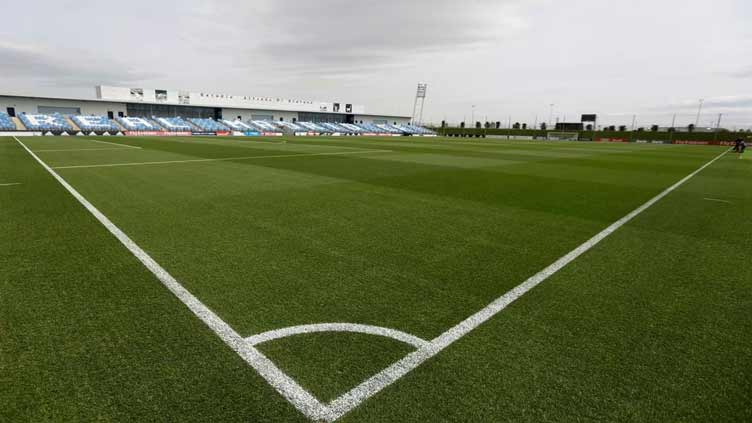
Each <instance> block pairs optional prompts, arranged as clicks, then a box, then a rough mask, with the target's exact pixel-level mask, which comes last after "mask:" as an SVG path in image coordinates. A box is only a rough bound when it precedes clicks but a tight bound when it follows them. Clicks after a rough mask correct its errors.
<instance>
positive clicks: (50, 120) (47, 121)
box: [19, 113, 74, 132]
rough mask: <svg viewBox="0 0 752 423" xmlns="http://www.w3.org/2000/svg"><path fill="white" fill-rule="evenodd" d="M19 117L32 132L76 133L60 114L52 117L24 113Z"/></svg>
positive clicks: (54, 114)
mask: <svg viewBox="0 0 752 423" xmlns="http://www.w3.org/2000/svg"><path fill="white" fill-rule="evenodd" d="M19 117H20V118H21V122H22V123H23V125H24V126H25V127H26V129H29V130H31V131H54V132H62V131H74V129H73V127H72V126H71V125H70V124H69V123H68V121H67V120H66V119H65V116H63V115H61V114H60V113H53V114H51V115H43V114H36V115H28V114H26V113H22V114H21V115H20V116H19Z"/></svg>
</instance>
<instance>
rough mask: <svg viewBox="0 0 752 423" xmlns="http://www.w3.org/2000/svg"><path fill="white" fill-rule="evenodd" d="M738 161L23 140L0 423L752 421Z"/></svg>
mask: <svg viewBox="0 0 752 423" xmlns="http://www.w3.org/2000/svg"><path fill="white" fill-rule="evenodd" d="M726 150H727V148H725V147H709V146H681V145H651V144H644V145H639V144H598V143H585V142H541V141H538V142H526V141H498V140H480V139H479V140H470V141H467V140H461V141H460V140H449V139H442V138H435V139H420V138H388V139H383V138H381V139H376V138H362V137H358V138H334V137H332V138H280V139H261V138H259V139H252V138H208V137H207V138H201V137H191V138H165V137H162V138H156V137H155V138H146V137H144V138H120V137H118V138H116V137H33V138H19V139H18V140H17V139H14V138H7V137H6V138H0V247H2V248H0V386H2V388H0V421H3V422H26V421H29V422H44V421H50V422H62V421H181V422H188V421H196V422H210V421H222V422H230V421H232V422H234V421H237V422H296V421H300V422H305V421H335V420H336V421H339V422H500V421H514V422H571V421H578V422H590V421H592V422H603V421H610V422H648V421H649V422H709V421H714V422H721V421H728V422H741V421H750V420H752V318H751V317H750V316H751V314H750V312H751V310H752V269H751V268H750V266H749V261H748V257H749V253H750V252H752V220H750V215H752V189H751V188H750V177H752V161H750V160H749V158H745V159H741V160H740V159H737V156H736V154H733V153H731V152H727V151H726Z"/></svg>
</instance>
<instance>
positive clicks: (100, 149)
mask: <svg viewBox="0 0 752 423" xmlns="http://www.w3.org/2000/svg"><path fill="white" fill-rule="evenodd" d="M133 148H137V149H139V150H141V147H133ZM112 150H129V149H128V148H122V147H120V148H114V147H108V148H58V149H54V150H34V152H35V153H58V152H65V151H112Z"/></svg>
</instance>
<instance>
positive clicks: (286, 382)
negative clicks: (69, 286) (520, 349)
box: [13, 137, 730, 422]
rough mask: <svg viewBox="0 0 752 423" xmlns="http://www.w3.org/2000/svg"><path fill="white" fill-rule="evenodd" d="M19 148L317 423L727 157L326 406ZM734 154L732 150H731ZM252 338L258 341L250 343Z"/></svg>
mask: <svg viewBox="0 0 752 423" xmlns="http://www.w3.org/2000/svg"><path fill="white" fill-rule="evenodd" d="M13 138H14V139H15V140H16V142H18V143H19V144H21V146H22V147H23V148H24V149H25V150H26V151H27V152H28V153H29V154H30V155H31V156H32V157H33V158H34V159H35V160H36V161H37V162H39V164H41V165H42V167H44V168H45V169H46V170H47V171H48V172H49V173H50V174H51V175H52V176H53V177H54V178H55V179H56V180H57V181H58V182H60V184H61V185H63V187H64V188H65V189H66V190H68V192H70V193H71V195H73V197H74V198H76V199H77V200H78V201H79V202H80V203H81V204H82V205H83V206H84V207H85V208H86V209H87V210H89V212H90V213H92V215H94V217H96V218H97V220H99V221H100V223H102V224H103V225H104V226H105V227H106V228H107V229H108V230H109V231H110V232H111V233H112V234H113V235H115V237H116V238H117V239H118V240H119V241H120V242H121V243H122V244H123V245H124V246H125V247H126V248H128V250H129V251H131V253H132V254H133V255H134V256H136V258H138V259H139V260H140V261H141V263H143V264H144V266H146V268H148V269H149V270H150V271H151V272H152V273H153V274H154V275H155V276H156V277H157V278H158V279H159V280H160V281H161V282H162V283H163V284H164V285H165V287H167V288H168V289H169V290H170V291H171V292H172V293H173V294H174V295H175V296H177V297H178V299H180V300H181V301H182V302H183V303H184V304H185V305H186V306H187V307H188V308H189V309H190V310H191V311H192V312H193V313H194V314H195V315H196V316H197V317H198V318H199V319H201V320H202V321H203V322H204V323H205V324H206V325H207V326H209V328H211V329H212V330H213V331H214V333H216V334H217V335H218V336H219V337H220V338H221V339H222V340H223V341H224V342H225V343H226V344H227V345H228V346H229V347H230V348H232V349H233V350H234V351H235V352H237V353H238V354H239V355H240V356H241V357H242V358H243V359H244V360H245V361H246V362H247V363H248V364H250V365H251V366H252V367H253V368H254V369H255V370H256V371H257V372H259V374H260V375H261V376H262V377H263V378H264V379H266V381H267V382H268V383H269V384H270V385H272V386H273V387H274V388H275V389H276V390H277V391H278V392H279V393H280V394H281V395H282V396H283V397H284V398H285V399H287V401H289V402H290V403H291V404H292V405H293V406H294V407H295V408H297V409H298V410H299V411H300V412H301V413H303V414H304V415H305V416H306V417H308V418H309V419H312V420H324V421H327V422H334V421H336V420H337V419H339V418H340V417H342V416H343V415H345V414H346V413H348V412H349V411H350V410H352V409H353V408H355V407H357V406H358V405H360V404H361V403H362V402H363V401H365V400H366V399H368V398H370V397H371V396H373V395H375V394H376V393H378V392H380V391H381V390H382V389H384V388H386V387H387V386H389V385H391V384H392V383H394V382H395V381H397V380H398V379H400V378H401V377H402V376H404V375H405V374H407V373H409V372H410V371H412V370H413V369H415V368H416V367H418V366H420V365H421V364H422V363H423V362H425V361H426V360H428V359H429V358H431V357H433V356H435V355H436V354H438V353H439V352H441V351H442V350H443V349H445V348H447V347H448V346H449V345H451V344H452V343H454V342H455V341H457V340H459V339H461V338H462V337H464V336H465V335H467V334H468V333H470V332H471V331H472V330H474V329H475V328H477V327H478V326H480V325H481V324H483V323H484V322H486V321H487V320H489V319H490V318H492V317H493V316H495V315H496V314H497V313H499V312H501V311H502V310H504V309H505V308H506V307H507V306H508V305H509V304H511V303H513V302H514V301H516V300H517V299H519V298H520V297H522V296H523V295H524V294H526V293H527V292H528V291H530V290H531V289H533V288H535V287H536V286H538V285H539V284H541V283H542V282H543V281H545V280H546V279H548V278H549V277H550V276H552V275H554V274H555V273H557V272H558V271H559V270H561V269H562V268H563V267H565V266H566V265H568V264H569V263H571V262H572V261H573V260H575V259H576V258H577V257H579V256H580V255H582V254H584V253H585V252H587V251H588V250H590V249H591V248H593V247H594V246H595V245H597V244H598V243H599V242H601V241H602V240H603V239H605V238H606V237H608V236H609V235H611V234H612V233H614V232H615V231H616V230H618V229H619V228H621V227H622V226H624V225H625V224H626V223H628V222H629V221H631V220H632V219H634V218H635V217H636V216H638V215H639V214H641V213H642V212H644V211H645V210H647V209H648V208H650V207H651V206H653V205H654V204H655V203H657V202H658V201H660V200H661V199H663V198H664V197H666V196H667V195H668V194H670V193H671V192H673V191H674V190H676V189H677V188H679V187H680V186H682V185H683V184H684V183H686V182H687V181H689V180H690V179H692V178H693V177H694V176H695V175H697V174H698V173H700V172H701V171H702V170H704V169H705V168H707V167H708V166H710V165H712V164H713V163H715V162H716V161H717V160H719V159H721V158H722V157H723V156H724V155H725V154H726V153H727V152H728V151H725V152H723V153H722V154H720V155H718V156H717V157H716V158H714V159H713V160H711V161H709V162H708V163H706V164H705V165H703V166H702V167H700V168H699V169H697V170H695V171H694V172H692V173H691V174H689V175H687V176H685V177H684V178H683V179H682V180H680V181H679V182H677V183H675V184H674V185H672V186H671V187H669V188H667V189H666V190H664V191H663V192H661V193H660V194H658V195H657V196H655V197H653V198H652V199H650V200H648V201H647V202H646V203H645V204H643V205H641V206H640V207H638V208H637V209H635V210H634V211H632V212H630V213H629V214H627V215H626V216H624V217H623V218H621V219H619V220H617V221H616V222H614V223H613V224H611V225H610V226H609V227H607V228H606V229H604V230H603V231H601V232H600V233H598V234H597V235H595V236H594V237H592V238H590V239H589V240H588V241H586V242H585V243H583V244H582V245H580V246H579V247H577V248H575V249H574V250H572V251H571V252H569V253H568V254H566V255H565V256H563V257H561V258H560V259H558V260H557V261H555V262H554V263H553V264H551V265H550V266H548V267H546V268H545V269H543V270H541V271H540V272H538V273H537V274H535V275H533V276H532V277H530V278H529V279H527V280H526V281H525V282H523V283H522V284H520V285H518V286H517V287H515V288H513V289H512V290H511V291H509V292H507V293H506V294H504V295H502V296H501V297H499V298H498V299H496V300H495V301H493V302H492V303H491V304H489V305H488V306H486V307H485V308H483V309H482V310H480V311H479V312H477V313H475V314H473V315H472V316H470V317H469V318H467V319H465V320H464V321H462V322H460V323H459V324H458V325H456V326H454V327H453V328H451V329H449V330H447V331H446V332H444V333H443V334H441V335H439V336H438V337H436V338H434V339H433V340H431V341H430V342H429V343H428V344H427V345H425V346H423V347H421V348H419V349H418V350H416V351H415V352H413V353H411V354H408V355H407V356H406V357H405V358H403V359H401V360H399V361H397V362H396V363H394V364H392V365H391V366H389V367H387V368H386V369H384V370H382V371H381V372H379V373H377V374H376V375H374V376H372V377H371V378H369V379H367V380H366V381H365V382H363V383H361V384H360V385H359V386H357V387H355V388H353V389H352V390H350V391H349V392H347V393H346V394H344V395H342V396H340V397H339V398H337V399H335V400H334V401H332V402H331V403H329V404H327V405H324V404H322V403H321V402H320V401H319V400H318V399H316V398H315V397H314V396H313V395H311V394H310V393H309V392H308V391H306V390H305V389H303V388H302V387H301V386H300V385H299V384H298V383H297V382H295V381H294V380H293V379H292V378H290V377H289V376H288V375H287V374H285V373H284V372H283V371H282V370H280V369H279V368H278V367H277V366H276V365H275V364H274V363H273V362H271V360H269V359H268V358H267V357H266V356H264V355H263V354H262V353H261V352H260V351H258V350H257V349H256V348H255V347H253V345H251V344H250V342H247V341H246V340H245V339H243V338H241V337H240V336H239V335H238V334H237V333H236V332H235V331H234V330H233V329H232V328H231V327H230V326H229V325H228V324H227V323H225V322H224V321H222V319H220V318H219V316H217V315H216V314H214V312H212V311H211V310H210V309H209V308H208V307H206V306H205V305H204V304H203V303H201V302H200V301H199V300H198V299H197V298H196V297H194V296H193V295H192V294H191V293H190V292H189V291H188V290H186V289H185V288H184V287H183V286H182V285H181V284H180V283H179V282H178V281H177V280H175V278H173V277H172V276H171V275H170V274H169V273H167V271H166V270H165V269H163V268H162V267H161V266H160V265H159V264H158V263H157V262H156V261H154V259H152V258H151V257H150V256H149V255H148V254H147V253H146V252H145V251H143V250H142V249H141V248H140V247H139V246H138V245H136V243H134V242H133V241H132V240H131V239H130V238H128V236H127V235H126V234H125V233H123V232H122V231H121V230H120V229H119V228H118V227H117V226H115V225H114V224H113V223H112V222H111V221H110V220H109V219H108V218H107V217H106V216H104V215H103V214H102V213H101V212H100V211H99V210H97V209H96V208H95V207H94V206H93V205H92V204H91V203H90V202H89V201H88V200H86V199H85V198H84V197H83V196H81V194H79V193H78V192H77V191H76V190H75V189H74V188H73V187H71V186H70V185H69V184H68V183H67V182H66V181H65V180H64V179H63V178H62V177H61V176H60V175H58V174H57V173H56V172H55V171H54V170H53V169H52V168H50V167H49V166H48V165H47V164H46V163H44V162H43V161H42V160H41V159H40V158H39V157H37V156H36V155H35V154H34V153H33V152H32V151H31V150H29V148H28V147H26V145H24V144H23V143H22V142H21V141H19V140H18V138H16V137H13ZM729 151H730V150H729ZM251 338H253V337H251Z"/></svg>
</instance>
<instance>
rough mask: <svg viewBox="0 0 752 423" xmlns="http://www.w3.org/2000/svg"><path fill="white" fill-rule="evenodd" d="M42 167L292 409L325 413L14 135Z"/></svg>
mask: <svg viewBox="0 0 752 423" xmlns="http://www.w3.org/2000/svg"><path fill="white" fill-rule="evenodd" d="M13 138H14V139H15V140H16V142H18V143H19V144H20V145H21V146H22V147H23V148H24V149H25V150H26V151H27V152H28V153H29V154H30V155H31V157H33V158H34V159H35V160H36V161H37V162H38V163H39V164H40V165H42V167H43V168H44V169H45V170H47V172H49V173H50V174H51V175H52V176H53V177H54V178H55V179H56V180H57V181H58V182H59V183H60V184H61V185H62V186H63V187H64V188H65V189H66V190H67V191H68V192H69V193H70V194H71V195H72V196H73V197H74V198H75V199H76V200H78V202H79V203H81V205H83V206H84V207H85V208H86V210H88V211H89V212H90V213H91V214H92V215H94V217H95V218H96V219H97V220H98V221H99V222H100V223H101V224H102V225H104V227H105V228H107V230H109V231H110V233H112V234H113V235H114V236H115V237H116V238H117V239H118V240H119V241H120V242H121V243H122V244H123V245H124V246H125V248H127V249H128V251H130V252H131V253H132V254H133V255H134V256H135V257H136V258H137V259H138V260H139V261H141V263H143V265H144V266H146V268H147V269H149V271H151V272H152V273H153V274H154V276H156V277H157V279H159V281H160V282H162V284H163V285H164V286H165V287H167V289H169V290H170V291H171V292H172V293H173V294H174V295H175V296H176V297H178V299H180V301H182V302H183V304H185V305H186V306H187V307H188V308H189V309H190V310H191V311H192V312H193V314H195V315H196V316H197V317H198V318H199V319H201V321H203V322H204V323H205V324H206V325H207V326H209V328H210V329H211V330H212V331H214V333H216V334H217V336H219V337H220V338H221V339H222V340H223V341H224V342H225V343H226V344H227V345H228V346H229V347H230V348H232V349H233V350H234V351H235V352H237V353H238V354H239V355H240V356H241V357H242V358H243V359H244V360H245V361H246V362H247V363H248V364H250V365H251V366H252V367H253V368H254V369H255V370H256V371H257V372H258V373H259V374H260V375H261V376H262V377H263V378H264V379H266V381H267V382H268V383H269V384H270V385H272V386H273V387H274V388H275V389H276V390H277V391H278V392H279V393H280V394H281V395H282V396H283V397H284V398H286V399H287V401H289V402H290V403H291V404H292V405H293V406H295V408H297V409H298V410H299V411H300V412H301V413H303V414H304V415H306V416H307V417H308V418H310V419H312V420H321V419H322V418H325V416H326V415H328V407H326V406H325V405H323V404H321V402H319V400H317V399H316V398H315V397H314V396H313V395H311V394H310V393H309V392H308V391H306V390H305V389H303V388H302V387H301V386H300V385H299V384H298V383H297V382H295V381H294V380H293V379H292V378H290V377H289V376H287V375H286V374H285V373H284V372H282V371H281V370H280V369H279V368H278V367H277V366H276V365H275V364H274V363H272V361H271V360H269V359H268V358H267V357H266V356H265V355H263V354H262V353H261V352H260V351H259V350H257V349H256V348H254V347H253V346H252V345H250V344H249V343H248V342H246V341H245V340H244V339H243V338H242V337H241V336H240V335H239V334H238V333H237V332H235V330H233V329H232V328H231V327H230V326H229V325H228V324H227V323H225V322H224V321H223V320H222V319H220V318H219V316H217V315H216V314H215V313H214V312H213V311H211V310H210V309H209V308H208V307H207V306H205V305H204V304H203V303H202V302H201V301H199V299H198V298H196V297H194V296H193V294H191V293H190V292H189V291H188V290H187V289H185V288H184V287H183V286H182V285H181V284H180V282H178V281H177V280H176V279H175V278H173V277H172V275H170V274H169V273H168V272H167V271H166V270H165V269H163V268H162V266H160V265H159V264H158V263H157V262H156V261H154V259H153V258H151V256H149V254H147V253H146V252H145V251H144V250H142V249H141V247H139V246H138V245H136V243H135V242H133V241H132V240H131V239H130V238H129V237H128V236H127V235H126V234H125V233H124V232H123V231H121V230H120V229H119V228H118V227H117V226H115V224H114V223H112V222H111V221H110V220H109V219H108V218H107V216H105V215H104V214H102V213H101V212H100V211H99V210H97V208H96V207H94V206H93V205H92V204H91V203H90V202H89V201H88V200H87V199H86V198H84V197H83V196H82V195H81V194H79V193H78V191H76V190H75V189H74V188H73V187H72V186H71V185H70V184H68V182H66V181H65V179H63V178H62V177H61V176H60V175H58V174H57V172H55V171H54V170H53V169H52V168H51V167H49V166H48V165H47V164H46V163H45V162H43V161H42V160H41V159H40V158H39V157H37V155H36V154H34V152H33V151H31V150H30V149H29V148H28V147H26V145H25V144H24V143H22V142H21V141H19V139H18V138H16V137H13Z"/></svg>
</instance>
